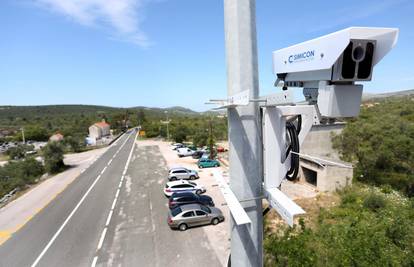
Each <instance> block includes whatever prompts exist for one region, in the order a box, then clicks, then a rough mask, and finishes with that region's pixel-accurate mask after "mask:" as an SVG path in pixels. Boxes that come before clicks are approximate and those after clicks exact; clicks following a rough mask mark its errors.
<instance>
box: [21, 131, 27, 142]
mask: <svg viewBox="0 0 414 267" xmlns="http://www.w3.org/2000/svg"><path fill="white" fill-rule="evenodd" d="M21 130H22V141H23V144H26V138H25V137H24V128H23V127H22V128H21Z"/></svg>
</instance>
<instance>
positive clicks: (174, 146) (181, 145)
mask: <svg viewBox="0 0 414 267" xmlns="http://www.w3.org/2000/svg"><path fill="white" fill-rule="evenodd" d="M182 147H185V146H184V145H183V144H181V143H175V144H172V145H171V149H172V150H177V149H179V148H182Z"/></svg>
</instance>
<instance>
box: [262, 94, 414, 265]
mask: <svg viewBox="0 0 414 267" xmlns="http://www.w3.org/2000/svg"><path fill="white" fill-rule="evenodd" d="M333 142H334V147H335V148H337V149H338V150H339V151H340V153H341V156H342V159H343V160H345V161H349V162H352V163H353V164H354V165H355V170H354V185H353V186H352V187H348V188H345V189H344V190H342V191H340V192H338V193H337V194H338V196H337V197H339V201H338V202H339V204H337V203H335V205H332V206H329V205H327V207H320V208H319V210H316V211H312V212H309V213H308V214H307V215H306V216H305V217H304V218H302V219H301V220H300V222H299V224H298V225H297V226H295V227H293V228H289V227H287V226H286V225H285V224H284V223H281V224H278V225H277V227H274V226H273V227H270V226H271V222H272V221H271V220H269V219H267V221H266V225H267V226H266V227H265V244H264V247H265V262H266V266H414V224H413V223H412V222H413V220H414V101H413V99H411V98H389V99H385V100H379V101H378V102H369V103H365V105H364V107H363V108H362V110H361V114H360V116H359V117H358V118H356V119H352V120H350V121H348V123H347V125H346V127H345V129H344V130H343V132H342V133H341V134H340V135H337V136H334V137H333ZM335 195H336V194H334V195H333V196H335ZM308 201H309V202H310V203H309V204H308V205H316V203H315V200H314V199H311V200H308ZM316 202H317V201H316ZM275 229H276V230H275Z"/></svg>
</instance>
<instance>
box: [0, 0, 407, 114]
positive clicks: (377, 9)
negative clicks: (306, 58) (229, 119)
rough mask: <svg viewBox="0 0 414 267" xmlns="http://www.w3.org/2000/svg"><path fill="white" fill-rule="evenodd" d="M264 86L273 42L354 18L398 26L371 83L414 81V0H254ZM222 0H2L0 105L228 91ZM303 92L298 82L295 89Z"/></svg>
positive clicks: (199, 106) (146, 100)
mask: <svg viewBox="0 0 414 267" xmlns="http://www.w3.org/2000/svg"><path fill="white" fill-rule="evenodd" d="M256 8H257V33H258V36H257V38H258V53H259V77H260V88H261V94H268V93H272V92H275V91H276V90H277V89H276V88H274V87H273V83H274V80H275V78H274V75H273V73H272V57H271V53H272V51H273V50H276V49H279V48H283V47H286V46H289V45H292V44H295V43H298V42H302V41H305V40H308V39H311V38H315V37H318V36H321V35H324V34H327V33H330V32H334V31H337V30H340V29H343V28H346V27H349V26H375V27H398V28H400V37H399V41H398V44H397V46H396V48H395V49H394V50H393V51H391V53H390V54H388V55H387V56H386V57H385V58H384V60H383V61H381V62H380V63H379V65H377V67H376V68H375V71H374V76H373V81H372V82H371V83H367V84H365V87H364V90H365V92H373V93H374V92H389V91H398V90H405V89H413V88H414V68H413V63H412V62H414V53H413V52H412V47H413V43H414V30H413V27H414V17H413V16H414V1H410V0H406V1H398V0H383V1H381V0H375V1H361V0H359V1H353V0H348V1H299V0H291V1H280V0H257V3H256ZM223 20H224V19H223V1H222V0H152V1H151V0H32V1H31V0H1V1H0V29H1V41H0V92H1V98H0V105H44V104H95V105H109V106H119V107H131V106H141V105H142V106H151V107H169V106H176V105H180V106H185V107H188V108H192V109H195V110H199V111H201V110H206V109H208V108H210V107H209V106H206V105H204V102H206V101H207V100H208V99H210V98H223V97H225V96H226V92H227V89H226V65H225V51H224V23H223ZM298 94H300V92H298Z"/></svg>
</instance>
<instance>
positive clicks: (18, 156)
mask: <svg viewBox="0 0 414 267" xmlns="http://www.w3.org/2000/svg"><path fill="white" fill-rule="evenodd" d="M22 151H23V152H22ZM41 153H42V154H43V161H44V164H43V163H42V162H41V161H40V160H39V159H38V158H36V156H33V155H27V154H26V153H25V152H24V147H19V148H18V149H16V151H15V152H13V155H14V159H13V160H10V161H9V162H8V163H6V164H5V165H4V166H2V167H0V198H2V197H3V196H4V195H6V194H7V193H9V192H10V191H12V190H15V189H16V190H17V191H19V190H22V189H24V188H26V187H27V186H30V185H32V184H35V183H37V182H38V181H39V179H40V178H41V176H42V175H44V174H45V173H48V174H56V173H59V172H61V171H63V170H65V169H66V166H65V164H64V163H63V147H62V144H60V143H57V142H50V143H49V144H47V145H46V146H45V147H44V148H43V149H42V152H41Z"/></svg>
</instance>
